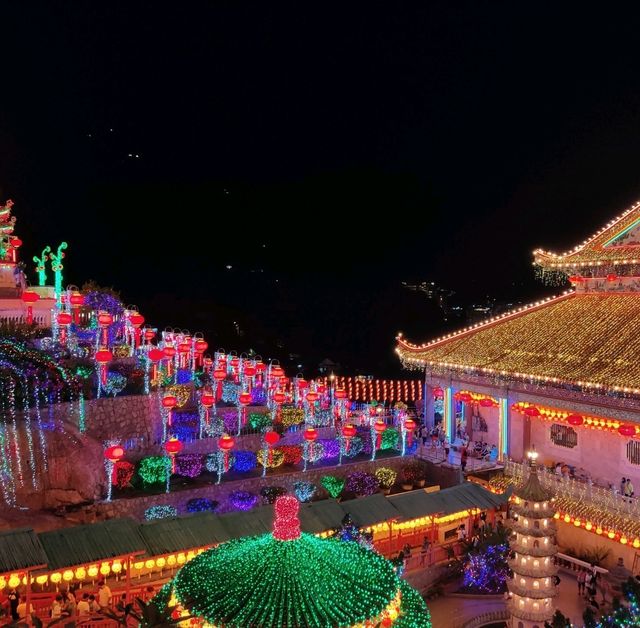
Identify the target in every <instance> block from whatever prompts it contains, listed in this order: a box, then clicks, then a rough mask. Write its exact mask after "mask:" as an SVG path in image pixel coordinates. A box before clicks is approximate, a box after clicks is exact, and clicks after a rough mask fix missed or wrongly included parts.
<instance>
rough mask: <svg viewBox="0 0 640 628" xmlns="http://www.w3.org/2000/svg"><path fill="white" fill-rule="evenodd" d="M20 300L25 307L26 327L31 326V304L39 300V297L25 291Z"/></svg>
mask: <svg viewBox="0 0 640 628" xmlns="http://www.w3.org/2000/svg"><path fill="white" fill-rule="evenodd" d="M21 298H22V302H23V303H24V304H25V305H26V306H27V325H31V324H32V323H33V304H34V303H35V302H36V301H38V300H39V299H40V295H39V294H38V293H37V292H33V291H32V290H25V291H24V292H23V293H22V297H21Z"/></svg>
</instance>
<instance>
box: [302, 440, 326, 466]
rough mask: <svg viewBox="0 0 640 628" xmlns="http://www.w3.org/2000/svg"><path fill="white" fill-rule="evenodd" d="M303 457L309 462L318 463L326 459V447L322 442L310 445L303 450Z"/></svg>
mask: <svg viewBox="0 0 640 628" xmlns="http://www.w3.org/2000/svg"><path fill="white" fill-rule="evenodd" d="M302 457H303V459H305V460H306V461H307V462H318V460H322V458H323V457H324V446H323V444H322V443H321V442H320V441H315V442H314V443H309V444H308V445H307V446H306V447H303V448H302Z"/></svg>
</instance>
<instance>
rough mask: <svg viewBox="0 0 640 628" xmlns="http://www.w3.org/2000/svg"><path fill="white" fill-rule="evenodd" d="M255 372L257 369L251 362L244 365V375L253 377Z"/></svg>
mask: <svg viewBox="0 0 640 628" xmlns="http://www.w3.org/2000/svg"><path fill="white" fill-rule="evenodd" d="M256 372H257V369H256V367H255V366H253V364H247V365H246V366H245V367H244V374H245V377H253V376H254V375H255V374H256Z"/></svg>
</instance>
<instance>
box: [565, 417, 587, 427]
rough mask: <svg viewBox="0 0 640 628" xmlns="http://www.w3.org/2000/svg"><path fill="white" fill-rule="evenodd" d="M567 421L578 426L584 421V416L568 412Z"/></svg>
mask: <svg viewBox="0 0 640 628" xmlns="http://www.w3.org/2000/svg"><path fill="white" fill-rule="evenodd" d="M567 423H568V424H569V425H573V426H574V427H578V426H579V425H582V424H583V423H584V417H583V416H581V415H579V414H570V415H569V416H568V417H567Z"/></svg>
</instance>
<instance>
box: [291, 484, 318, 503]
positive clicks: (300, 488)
mask: <svg viewBox="0 0 640 628" xmlns="http://www.w3.org/2000/svg"><path fill="white" fill-rule="evenodd" d="M316 489H317V487H316V485H315V484H312V483H311V482H296V483H295V484H294V485H293V490H294V493H295V494H296V497H297V498H298V500H299V501H301V502H310V501H311V500H312V499H313V496H314V495H315V492H316Z"/></svg>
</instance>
